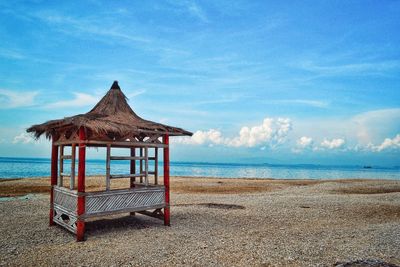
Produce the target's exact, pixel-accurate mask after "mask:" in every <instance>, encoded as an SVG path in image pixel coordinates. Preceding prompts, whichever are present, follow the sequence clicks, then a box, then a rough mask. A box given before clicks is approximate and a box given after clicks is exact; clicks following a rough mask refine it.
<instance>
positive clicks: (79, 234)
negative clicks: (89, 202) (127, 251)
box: [76, 127, 86, 242]
mask: <svg viewBox="0 0 400 267" xmlns="http://www.w3.org/2000/svg"><path fill="white" fill-rule="evenodd" d="M79 139H80V140H81V141H84V140H85V139H86V136H85V130H84V128H82V127H81V128H80V129H79ZM85 161H86V145H85V144H84V143H80V144H79V163H78V204H77V214H78V220H77V222H76V241H78V242H80V241H84V239H85V220H84V219H82V218H79V217H80V216H82V215H84V214H85V196H83V195H81V194H79V193H84V192H85Z"/></svg>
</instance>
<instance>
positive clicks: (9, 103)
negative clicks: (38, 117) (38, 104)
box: [0, 89, 38, 109]
mask: <svg viewBox="0 0 400 267" xmlns="http://www.w3.org/2000/svg"><path fill="white" fill-rule="evenodd" d="M37 94H38V92H35V91H28V92H15V91H11V90H5V89H0V109H5V108H18V107H29V106H33V105H34V104H35V97H36V96H37Z"/></svg>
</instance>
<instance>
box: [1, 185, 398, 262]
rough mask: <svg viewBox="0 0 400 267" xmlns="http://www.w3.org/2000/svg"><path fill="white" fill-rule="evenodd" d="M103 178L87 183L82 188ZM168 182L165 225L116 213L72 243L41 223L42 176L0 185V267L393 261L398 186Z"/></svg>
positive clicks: (44, 207) (44, 205)
mask: <svg viewBox="0 0 400 267" xmlns="http://www.w3.org/2000/svg"><path fill="white" fill-rule="evenodd" d="M102 181H103V179H100V178H98V177H91V178H89V179H88V182H87V185H88V186H87V188H88V190H96V189H97V188H98V187H99V185H100V184H101V182H102ZM171 182H172V184H171V200H172V206H171V214H172V217H171V227H165V226H163V224H162V222H161V221H159V220H157V219H154V218H150V217H146V216H143V215H136V216H127V214H121V215H120V216H114V217H113V218H110V217H106V218H100V219H98V220H96V221H92V222H89V223H88V224H87V241H85V242H81V243H77V242H75V238H74V236H73V235H72V234H70V233H69V232H67V231H65V230H64V229H62V228H61V227H58V226H54V227H49V226H48V202H49V199H48V198H49V196H48V193H47V192H48V189H49V187H48V183H49V182H48V178H40V179H9V180H0V195H1V196H2V201H1V202H0V210H1V214H2V216H1V239H0V251H1V252H0V265H2V266H3V265H4V266H38V265H41V266H49V265H52V266H60V265H79V266H110V265H111V266H121V265H122V266H139V265H142V266H176V265H178V266H336V265H338V266H391V265H372V264H373V263H374V262H375V263H380V262H381V263H382V262H387V263H391V264H396V265H400V181H390V180H335V181H329V180H318V181H317V180H266V179H262V180H261V179H218V178H208V179H206V178H185V177H173V178H172V181H171ZM115 186H116V187H119V186H121V187H123V186H125V185H124V184H122V183H120V184H116V185H115ZM27 194H28V195H27ZM368 260H369V263H370V264H369V265H368V264H367V265H360V264H359V265H356V264H353V265H351V264H350V265H349V264H348V265H346V263H348V262H353V261H359V262H361V261H364V262H368ZM340 263H342V265H340Z"/></svg>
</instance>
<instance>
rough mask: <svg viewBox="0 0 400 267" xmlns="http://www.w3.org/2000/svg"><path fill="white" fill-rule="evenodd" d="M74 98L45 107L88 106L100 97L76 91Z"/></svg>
mask: <svg viewBox="0 0 400 267" xmlns="http://www.w3.org/2000/svg"><path fill="white" fill-rule="evenodd" d="M73 94H74V96H75V97H74V99H71V100H63V101H57V102H53V103H50V104H47V105H45V106H44V108H49V109H52V108H71V107H86V106H93V105H95V104H96V103H97V102H98V101H99V99H100V97H98V96H93V95H89V94H85V93H78V92H75V93H73Z"/></svg>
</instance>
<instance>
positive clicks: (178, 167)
mask: <svg viewBox="0 0 400 267" xmlns="http://www.w3.org/2000/svg"><path fill="white" fill-rule="evenodd" d="M64 164H65V165H64V170H66V171H65V172H68V168H69V166H70V162H68V161H65V163H64ZM105 166H106V163H105V160H97V159H89V160H87V162H86V175H104V174H105V172H106V167H105ZM159 166H160V167H159V173H160V174H162V173H163V172H162V171H163V170H162V164H159ZM77 169H78V168H77V167H76V170H77ZM149 169H150V171H152V170H153V169H154V165H152V164H151V161H150V162H149ZM127 173H129V162H127V161H113V162H112V163H111V174H127ZM170 174H171V175H172V176H187V177H219V178H273V179H361V178H367V179H392V180H400V166H395V167H379V166H325V165H312V164H293V165H292V164H267V163H265V164H239V163H237V164H236V163H205V162H171V163H170ZM47 176H50V159H46V158H7V157H0V179H6V178H35V177H47Z"/></svg>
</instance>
